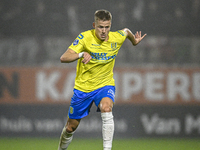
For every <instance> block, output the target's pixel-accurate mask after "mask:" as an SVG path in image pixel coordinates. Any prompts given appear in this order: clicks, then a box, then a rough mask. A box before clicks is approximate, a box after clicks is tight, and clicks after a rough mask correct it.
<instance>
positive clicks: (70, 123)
mask: <svg viewBox="0 0 200 150" xmlns="http://www.w3.org/2000/svg"><path fill="white" fill-rule="evenodd" d="M80 121H81V119H70V118H68V119H67V123H66V125H65V127H66V130H67V132H68V133H71V132H73V131H75V130H76V128H77V127H78V125H79V123H80Z"/></svg>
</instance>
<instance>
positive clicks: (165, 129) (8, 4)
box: [0, 0, 200, 150]
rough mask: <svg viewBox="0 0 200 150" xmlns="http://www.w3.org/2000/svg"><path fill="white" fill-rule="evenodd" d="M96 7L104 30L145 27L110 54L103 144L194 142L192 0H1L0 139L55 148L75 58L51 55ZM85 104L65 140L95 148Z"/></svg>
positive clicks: (197, 72)
mask: <svg viewBox="0 0 200 150" xmlns="http://www.w3.org/2000/svg"><path fill="white" fill-rule="evenodd" d="M97 9H107V10H109V11H110V12H111V13H112V15H113V21H112V28H111V30H112V31H116V30H119V29H122V28H124V27H128V28H130V29H131V30H132V31H133V32H136V31H138V30H139V31H140V30H141V31H142V33H143V34H144V33H147V34H148V36H147V37H145V39H144V40H143V41H142V42H141V43H140V44H139V45H138V46H136V47H133V46H132V45H131V43H130V42H129V41H128V40H127V41H125V43H124V45H123V46H122V48H121V50H120V51H119V54H118V56H117V58H116V65H115V80H116V87H117V95H116V104H115V107H114V110H113V113H114V116H115V136H114V138H115V141H117V142H114V147H113V149H124V147H122V146H124V145H125V144H126V148H127V149H128V148H129V149H135V150H140V149H143V150H148V149H154V150H156V149H166V150H172V149H174V150H179V149H180V150H184V149H185V150H186V149H187V150H188V149H190V150H196V149H199V148H200V144H199V143H200V141H199V139H200V18H199V17H200V1H199V0H181V1H180V0H168V1H160V0H132V1H130V0H123V1H121V0H107V1H106V0H101V1H100V0H95V1H78V0H73V1H69V0H1V1H0V149H8V148H9V149H20V150H23V149H25V148H26V149H27V148H28V147H26V146H25V145H24V144H25V143H28V145H29V146H30V145H31V146H30V147H29V148H28V149H37V150H39V149H40V148H41V149H46V150H47V149H49V150H50V149H55V148H57V144H58V140H59V136H60V132H61V130H62V127H63V126H64V124H65V121H66V118H67V111H68V106H69V101H70V98H71V96H72V94H73V93H72V89H73V84H74V83H73V82H74V78H75V66H76V63H71V64H61V63H60V60H59V57H60V56H61V55H62V54H63V53H64V52H65V50H66V49H67V47H68V46H69V45H70V44H71V43H72V42H73V40H74V39H75V38H76V36H77V35H78V34H79V33H80V32H82V31H85V30H89V29H91V28H92V22H93V15H94V12H95V11H96V10H97ZM95 110H96V108H95V107H94V108H92V110H91V114H90V116H88V117H86V118H84V119H83V120H82V122H81V124H80V126H79V128H78V130H77V132H76V134H75V138H74V139H76V140H77V141H79V142H77V143H76V141H75V142H74V143H75V144H74V145H72V148H74V149H78V147H76V146H77V145H79V144H80V146H81V147H82V149H84V148H83V147H84V145H88V144H89V143H95V144H93V145H91V147H87V148H85V149H87V150H89V149H101V140H100V139H101V118H100V115H99V114H97V113H96V112H95ZM38 138H39V139H38ZM37 139H38V140H37ZM92 139H93V140H92ZM150 139H151V140H150ZM11 140H12V143H13V144H10V143H9V141H11ZM94 140H97V141H94ZM41 141H42V142H41ZM81 141H82V142H81ZM120 141H121V145H120V144H119V143H120ZM31 142H32V143H31ZM87 142H88V144H85V143H87ZM14 143H15V144H14ZM96 143H97V144H96ZM128 143H129V144H128ZM49 144H50V146H49V147H48V146H47V145H49ZM117 144H118V145H117ZM10 145H11V147H10ZM38 145H39V146H38ZM95 145H98V146H99V147H98V148H97V147H95ZM135 145H136V146H135ZM6 146H7V147H6ZM12 146H13V147H12ZM73 146H74V147H73ZM142 146H143V147H142Z"/></svg>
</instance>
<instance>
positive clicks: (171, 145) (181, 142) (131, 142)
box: [0, 138, 200, 150]
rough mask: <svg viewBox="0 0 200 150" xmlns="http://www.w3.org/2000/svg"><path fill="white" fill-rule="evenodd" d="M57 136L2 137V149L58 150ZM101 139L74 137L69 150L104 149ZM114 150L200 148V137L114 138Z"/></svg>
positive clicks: (198, 149)
mask: <svg viewBox="0 0 200 150" xmlns="http://www.w3.org/2000/svg"><path fill="white" fill-rule="evenodd" d="M57 146H58V139H57V138H56V139H55V138H0V150H57ZM102 149H103V148H102V140H101V139H76V138H74V139H73V141H72V143H71V144H70V146H69V148H68V150H102ZM112 150H200V140H199V139H150V138H146V139H114V141H113V149H112Z"/></svg>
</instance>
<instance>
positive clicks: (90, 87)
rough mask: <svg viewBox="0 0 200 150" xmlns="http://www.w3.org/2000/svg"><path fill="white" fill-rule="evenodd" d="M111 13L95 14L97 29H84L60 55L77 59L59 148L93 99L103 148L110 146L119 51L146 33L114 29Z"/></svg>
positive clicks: (65, 60) (64, 146)
mask: <svg viewBox="0 0 200 150" xmlns="http://www.w3.org/2000/svg"><path fill="white" fill-rule="evenodd" d="M111 20H112V15H111V13H110V12H109V11H107V10H97V11H96V12H95V14H94V22H93V27H94V29H92V30H88V31H85V32H82V33H81V34H79V35H78V37H77V38H76V39H75V40H74V42H73V43H72V44H71V45H70V46H69V48H68V49H67V51H66V52H65V53H64V54H63V55H62V56H61V58H60V60H61V62H62V63H70V62H73V61H76V60H78V61H77V67H76V78H75V86H74V95H73V96H72V98H71V103H70V107H69V112H68V119H67V123H66V125H65V127H64V128H63V130H62V133H61V137H60V142H59V147H58V150H66V149H67V147H68V145H69V144H70V142H71V141H72V138H73V134H74V132H75V130H76V129H77V127H78V125H79V123H80V121H81V119H82V118H84V117H86V116H87V115H88V114H89V111H90V108H91V106H92V104H93V102H94V104H95V105H96V106H97V111H100V112H101V118H102V136H103V147H104V150H111V148H112V141H113V134H114V121H113V114H112V108H113V104H114V98H115V81H114V79H113V67H114V63H115V58H116V56H117V53H118V51H119V49H120V47H121V46H122V44H123V42H124V41H125V39H126V38H128V39H129V40H130V41H131V42H132V44H133V45H137V44H138V43H139V42H140V41H141V40H142V39H143V38H144V37H145V36H146V34H144V35H143V36H141V31H140V32H136V34H133V33H132V32H131V31H130V30H129V29H128V28H124V29H122V30H119V31H116V32H111V31H110V28H111Z"/></svg>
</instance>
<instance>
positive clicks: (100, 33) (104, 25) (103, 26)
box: [93, 20, 111, 41]
mask: <svg viewBox="0 0 200 150" xmlns="http://www.w3.org/2000/svg"><path fill="white" fill-rule="evenodd" d="M93 27H94V28H95V34H96V36H97V38H98V39H100V40H101V41H107V40H108V33H109V31H110V27H111V21H110V20H106V21H103V20H97V21H96V22H94V23H93Z"/></svg>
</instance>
